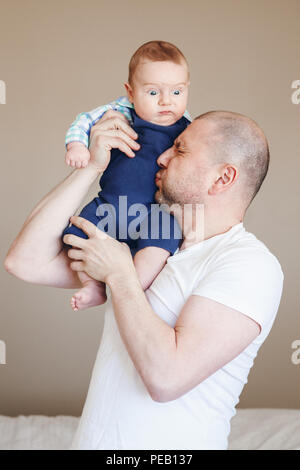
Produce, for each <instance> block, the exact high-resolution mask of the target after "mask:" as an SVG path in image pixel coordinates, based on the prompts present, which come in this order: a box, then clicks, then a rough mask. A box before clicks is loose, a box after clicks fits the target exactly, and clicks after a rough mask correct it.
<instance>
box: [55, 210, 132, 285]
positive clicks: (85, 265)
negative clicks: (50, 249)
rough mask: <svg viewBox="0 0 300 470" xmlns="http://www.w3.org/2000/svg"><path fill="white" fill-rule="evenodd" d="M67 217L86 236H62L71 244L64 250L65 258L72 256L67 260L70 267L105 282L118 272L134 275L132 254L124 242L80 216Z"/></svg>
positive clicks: (108, 281)
mask: <svg viewBox="0 0 300 470" xmlns="http://www.w3.org/2000/svg"><path fill="white" fill-rule="evenodd" d="M70 221H71V223H72V224H73V225H76V227H78V228H80V229H81V230H83V232H84V233H86V234H87V235H88V237H89V238H88V239H87V240H86V239H83V238H80V237H77V236H76V235H65V236H64V239H63V240H64V242H65V243H67V244H69V245H72V246H73V248H71V249H70V250H69V251H68V256H69V258H71V259H72V260H75V261H72V263H71V264H70V267H71V269H72V270H73V271H85V272H86V273H87V274H88V275H89V276H91V277H92V278H93V279H95V280H97V281H103V282H105V283H106V284H109V283H110V280H111V279H113V278H115V277H118V276H119V277H124V276H126V277H128V276H133V277H134V278H135V279H137V274H136V271H135V267H134V264H133V260H132V256H131V253H130V250H129V248H128V246H127V245H126V244H125V243H120V242H119V241H117V240H115V239H114V238H112V237H110V236H109V235H107V233H105V232H102V231H101V230H99V229H98V228H97V227H96V226H95V225H94V224H92V223H91V222H89V221H88V220H86V219H83V218H82V217H77V216H73V217H71V218H70Z"/></svg>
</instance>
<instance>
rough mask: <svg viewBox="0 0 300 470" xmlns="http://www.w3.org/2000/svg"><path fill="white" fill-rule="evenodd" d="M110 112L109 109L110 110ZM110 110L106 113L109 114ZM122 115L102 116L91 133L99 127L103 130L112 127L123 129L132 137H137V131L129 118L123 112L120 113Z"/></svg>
mask: <svg viewBox="0 0 300 470" xmlns="http://www.w3.org/2000/svg"><path fill="white" fill-rule="evenodd" d="M108 112H109V111H108ZM108 112H107V113H106V114H108ZM115 112H116V113H117V111H115ZM118 114H119V115H120V116H118V115H117V116H112V117H109V118H106V119H104V117H102V118H101V119H100V120H99V121H98V122H97V123H96V124H95V125H94V126H93V127H92V129H91V134H92V135H93V133H94V132H95V131H97V130H99V129H101V130H112V129H116V130H118V129H121V130H122V131H123V132H125V134H127V135H128V136H129V137H131V138H132V139H137V137H138V135H137V133H136V132H135V131H134V130H133V129H132V127H131V126H130V125H129V124H128V121H127V119H126V118H125V116H123V115H122V114H121V113H118Z"/></svg>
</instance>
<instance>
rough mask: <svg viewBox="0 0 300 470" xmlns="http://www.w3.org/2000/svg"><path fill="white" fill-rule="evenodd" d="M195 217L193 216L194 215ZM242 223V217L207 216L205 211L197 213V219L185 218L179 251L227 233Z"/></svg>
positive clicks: (227, 215)
mask: <svg viewBox="0 0 300 470" xmlns="http://www.w3.org/2000/svg"><path fill="white" fill-rule="evenodd" d="M194 215H195V214H194ZM242 221H243V216H242V215H235V216H234V215H232V214H220V213H218V214H216V213H215V214H214V215H212V214H208V213H207V212H206V211H205V210H202V213H201V210H200V211H199V214H198V213H197V217H193V218H192V219H191V220H190V217H186V218H185V220H184V223H183V224H180V225H181V227H182V234H183V242H182V244H181V247H180V248H179V250H180V251H181V250H185V249H186V248H188V247H189V246H192V245H194V244H196V243H200V242H202V241H204V240H207V239H209V238H212V237H215V236H216V235H221V234H222V233H226V232H228V231H229V230H230V229H231V228H232V227H233V226H234V225H237V224H239V223H241V222H242Z"/></svg>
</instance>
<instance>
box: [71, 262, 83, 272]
mask: <svg viewBox="0 0 300 470" xmlns="http://www.w3.org/2000/svg"><path fill="white" fill-rule="evenodd" d="M70 268H71V269H72V271H84V263H83V262H82V261H72V263H70Z"/></svg>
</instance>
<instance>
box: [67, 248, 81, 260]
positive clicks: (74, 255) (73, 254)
mask: <svg viewBox="0 0 300 470" xmlns="http://www.w3.org/2000/svg"><path fill="white" fill-rule="evenodd" d="M68 257H69V258H71V259H77V260H83V257H84V252H83V251H82V250H77V249H75V248H72V249H71V250H68Z"/></svg>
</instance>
